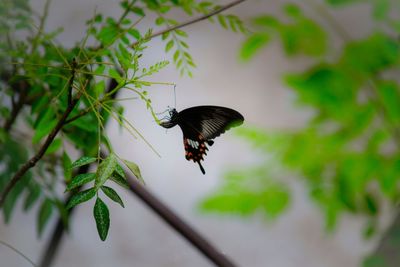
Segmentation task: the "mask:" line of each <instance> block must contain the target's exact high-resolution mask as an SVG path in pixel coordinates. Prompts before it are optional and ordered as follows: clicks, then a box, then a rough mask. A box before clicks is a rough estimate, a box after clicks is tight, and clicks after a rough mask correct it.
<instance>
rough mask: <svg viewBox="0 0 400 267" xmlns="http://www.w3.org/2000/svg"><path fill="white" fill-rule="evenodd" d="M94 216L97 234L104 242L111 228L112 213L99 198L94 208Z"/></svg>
mask: <svg viewBox="0 0 400 267" xmlns="http://www.w3.org/2000/svg"><path fill="white" fill-rule="evenodd" d="M93 216H94V219H95V221H96V226H97V232H98V233H99V236H100V239H101V240H102V241H104V240H106V238H107V234H108V229H109V228H110V213H109V211H108V208H107V206H106V204H104V202H103V201H102V200H101V199H100V198H99V197H98V198H97V199H96V203H95V204H94V208H93Z"/></svg>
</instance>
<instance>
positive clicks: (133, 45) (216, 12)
mask: <svg viewBox="0 0 400 267" xmlns="http://www.w3.org/2000/svg"><path fill="white" fill-rule="evenodd" d="M244 1H246V0H236V1H233V2H231V3H228V4H226V5H223V6H221V7H220V8H218V9H216V10H214V11H212V12H210V13H208V14H205V15H202V16H200V17H197V18H194V19H191V20H188V21H186V22H183V23H181V24H178V25H176V26H174V27H171V28H166V29H164V30H161V31H159V32H156V33H153V34H152V35H150V36H149V37H147V40H150V39H153V38H154V37H157V36H160V35H163V34H164V33H167V32H171V31H175V30H177V29H180V28H183V27H186V26H189V25H191V24H194V23H197V22H200V21H202V20H206V19H208V18H209V17H212V16H215V15H217V14H219V13H221V12H223V11H225V10H227V9H229V8H231V7H234V6H236V5H238V4H240V3H242V2H244ZM138 43H139V41H137V42H135V43H133V44H132V45H131V47H132V48H135V46H136V45H137V44H138Z"/></svg>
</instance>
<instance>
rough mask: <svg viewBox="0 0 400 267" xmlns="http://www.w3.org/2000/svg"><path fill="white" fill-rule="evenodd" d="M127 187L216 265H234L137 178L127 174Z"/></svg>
mask: <svg viewBox="0 0 400 267" xmlns="http://www.w3.org/2000/svg"><path fill="white" fill-rule="evenodd" d="M126 178H127V181H128V183H129V189H130V191H131V192H132V193H134V194H135V195H136V196H137V197H139V198H140V199H141V200H142V201H143V202H144V203H145V204H146V205H147V206H149V207H150V208H151V209H152V210H153V211H154V212H155V213H157V214H158V215H159V216H160V217H161V218H162V219H163V220H164V221H165V222H166V223H168V224H169V225H170V226H171V227H172V228H174V229H175V230H176V231H177V232H178V233H180V234H181V235H182V236H183V237H184V238H186V240H187V241H188V242H190V243H191V244H192V245H193V246H194V247H196V248H197V249H198V250H199V251H200V252H201V253H203V255H204V256H206V257H207V258H208V259H209V260H210V261H212V262H213V263H214V264H215V265H216V266H220V267H235V266H236V264H234V263H233V262H232V261H231V260H230V259H228V258H227V257H226V256H225V255H224V254H223V253H221V252H219V251H218V250H217V248H215V247H214V246H213V245H212V244H211V243H210V242H209V241H207V240H206V239H205V238H204V237H203V236H202V235H201V234H200V233H198V232H197V231H196V230H195V229H193V228H192V227H191V226H190V225H189V224H187V223H186V222H185V221H184V220H183V219H181V218H180V217H179V216H178V215H176V214H175V213H174V212H173V211H172V210H171V209H170V208H168V207H167V206H166V205H165V204H164V203H163V202H162V201H160V200H159V199H158V198H157V197H155V196H154V195H153V194H152V193H150V192H149V191H148V190H147V189H146V188H145V187H144V186H143V185H142V184H141V183H140V182H139V180H138V179H136V178H134V177H132V176H130V175H129V174H128V175H127V177H126Z"/></svg>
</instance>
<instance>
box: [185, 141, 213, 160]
mask: <svg viewBox="0 0 400 267" xmlns="http://www.w3.org/2000/svg"><path fill="white" fill-rule="evenodd" d="M199 137H201V136H200V135H199ZM196 142H197V144H198V145H196V146H195V145H194V143H196ZM206 142H207V141H206V140H204V139H203V138H199V139H197V140H189V139H188V138H186V137H184V138H183V145H184V148H185V157H186V159H187V160H192V161H193V162H200V161H201V160H204V155H207V152H206V151H207V150H208V148H207V145H206Z"/></svg>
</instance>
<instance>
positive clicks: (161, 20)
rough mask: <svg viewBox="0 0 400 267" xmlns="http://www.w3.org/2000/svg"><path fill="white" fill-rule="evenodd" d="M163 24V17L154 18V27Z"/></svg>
mask: <svg viewBox="0 0 400 267" xmlns="http://www.w3.org/2000/svg"><path fill="white" fill-rule="evenodd" d="M164 22H165V19H164V18H163V17H158V18H156V25H157V26H160V25H161V24H163V23H164Z"/></svg>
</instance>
